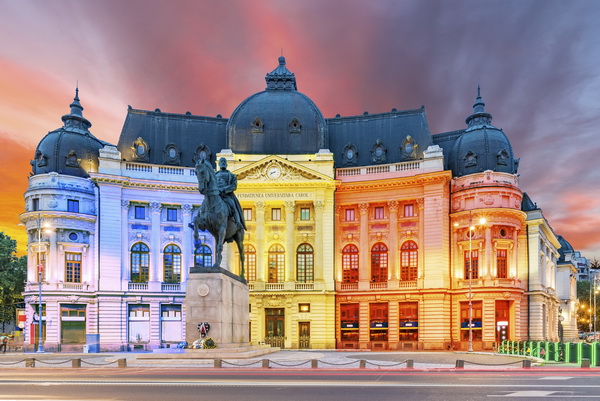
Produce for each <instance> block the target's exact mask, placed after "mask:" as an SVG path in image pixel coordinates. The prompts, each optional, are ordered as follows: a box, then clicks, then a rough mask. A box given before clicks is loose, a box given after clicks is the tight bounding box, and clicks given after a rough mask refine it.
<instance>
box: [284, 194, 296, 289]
mask: <svg viewBox="0 0 600 401" xmlns="http://www.w3.org/2000/svg"><path fill="white" fill-rule="evenodd" d="M284 204H285V279H284V281H285V282H295V281H296V274H295V271H294V270H295V267H296V258H295V255H296V241H294V223H295V220H296V219H295V218H294V217H295V216H294V212H295V211H296V202H294V201H286V202H285V203H284ZM290 289H291V288H290Z"/></svg>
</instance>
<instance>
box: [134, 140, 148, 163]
mask: <svg viewBox="0 0 600 401" xmlns="http://www.w3.org/2000/svg"><path fill="white" fill-rule="evenodd" d="M131 150H132V151H133V159H134V160H136V161H142V162H147V161H149V160H150V159H149V156H150V155H149V153H150V147H149V146H148V143H147V142H146V141H144V139H143V138H142V137H138V139H136V140H135V141H133V144H132V146H131Z"/></svg>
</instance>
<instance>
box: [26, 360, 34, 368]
mask: <svg viewBox="0 0 600 401" xmlns="http://www.w3.org/2000/svg"><path fill="white" fill-rule="evenodd" d="M25 367H26V368H35V358H25Z"/></svg>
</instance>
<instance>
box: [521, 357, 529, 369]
mask: <svg viewBox="0 0 600 401" xmlns="http://www.w3.org/2000/svg"><path fill="white" fill-rule="evenodd" d="M530 367H531V359H523V368H524V369H529V368H530Z"/></svg>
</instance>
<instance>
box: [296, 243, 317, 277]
mask: <svg viewBox="0 0 600 401" xmlns="http://www.w3.org/2000/svg"><path fill="white" fill-rule="evenodd" d="M314 261H315V252H314V250H313V247H312V246H310V245H309V244H300V246H299V247H298V250H297V251H296V281H297V282H299V283H312V282H313V280H314V270H315V269H314V266H315V263H314Z"/></svg>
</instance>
